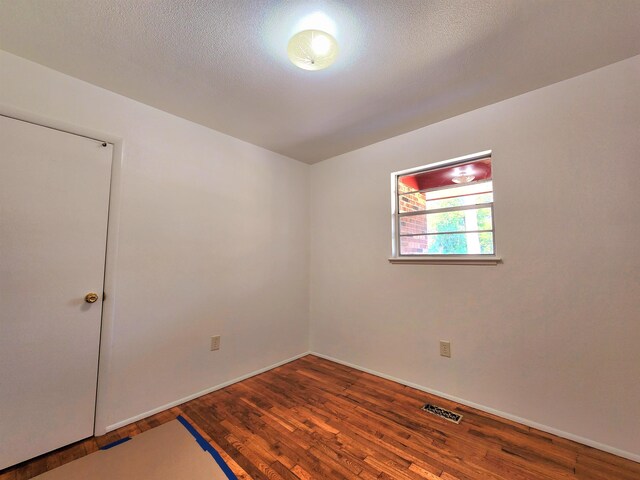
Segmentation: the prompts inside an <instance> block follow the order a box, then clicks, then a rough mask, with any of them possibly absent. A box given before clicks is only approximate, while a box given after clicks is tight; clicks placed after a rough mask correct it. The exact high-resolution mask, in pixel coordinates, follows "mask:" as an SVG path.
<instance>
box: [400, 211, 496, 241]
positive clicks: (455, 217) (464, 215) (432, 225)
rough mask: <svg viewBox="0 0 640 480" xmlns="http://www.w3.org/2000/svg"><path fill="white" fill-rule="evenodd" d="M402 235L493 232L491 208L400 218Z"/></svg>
mask: <svg viewBox="0 0 640 480" xmlns="http://www.w3.org/2000/svg"><path fill="white" fill-rule="evenodd" d="M399 220H400V235H411V234H416V233H438V232H465V231H470V230H493V219H492V217H491V208H490V207H484V208H474V209H469V210H454V211H452V212H440V213H428V214H424V215H408V216H404V217H400V219H399Z"/></svg>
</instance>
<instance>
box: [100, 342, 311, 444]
mask: <svg viewBox="0 0 640 480" xmlns="http://www.w3.org/2000/svg"><path fill="white" fill-rule="evenodd" d="M310 353H311V352H309V351H306V352H303V353H300V354H298V355H295V356H293V357H290V358H287V359H286V360H282V361H280V362H277V363H274V364H272V365H269V366H267V367H264V368H260V369H258V370H254V371H253V372H250V373H247V374H245V375H241V376H239V377H236V378H233V379H231V380H228V381H226V382H223V383H219V384H218V385H215V386H213V387H210V388H206V389H204V390H201V391H199V392H196V393H193V394H191V395H187V396H186V397H182V398H180V399H178V400H175V401H173V402H169V403H165V404H164V405H160V406H159V407H156V408H153V409H151V410H148V411H146V412H143V413H140V414H138V415H135V416H133V417H130V418H127V419H124V420H121V421H119V422H116V423H113V424H111V425H107V426H106V427H105V429H104V431H101V432H100V433H98V432H96V435H104V434H105V433H109V432H111V431H113V430H116V429H118V428H120V427H124V426H126V425H129V424H130V423H133V422H137V421H138V420H142V419H143V418H147V417H150V416H151V415H155V414H156V413H159V412H162V411H164V410H168V409H170V408H173V407H175V406H177V405H180V404H182V403H185V402H188V401H189V400H193V399H194V398H198V397H201V396H203V395H206V394H207V393H211V392H215V391H216V390H220V389H222V388H224V387H228V386H229V385H233V384H234V383H238V382H241V381H242V380H246V379H248V378H251V377H254V376H256V375H260V374H261V373H265V372H268V371H269V370H273V369H274V368H278V367H280V366H282V365H285V364H287V363H290V362H293V361H294V360H297V359H299V358H302V357H306V356H307V355H309V354H310Z"/></svg>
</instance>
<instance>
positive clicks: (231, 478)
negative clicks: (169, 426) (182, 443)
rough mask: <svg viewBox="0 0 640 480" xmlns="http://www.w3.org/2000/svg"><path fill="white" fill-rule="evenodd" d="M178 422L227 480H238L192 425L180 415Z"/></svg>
mask: <svg viewBox="0 0 640 480" xmlns="http://www.w3.org/2000/svg"><path fill="white" fill-rule="evenodd" d="M178 421H179V422H180V423H181V424H182V425H183V426H184V428H186V429H187V431H188V432H189V433H190V434H191V435H192V436H193V438H195V439H196V442H198V445H200V448H202V449H203V450H204V451H205V452H209V454H210V455H211V456H212V457H213V459H214V460H215V461H216V463H217V464H218V466H219V467H220V468H221V469H222V471H223V472H224V474H225V475H226V476H227V478H228V479H229V480H238V477H236V474H235V473H233V472H232V471H231V469H230V468H229V465H227V463H226V462H225V461H224V460H223V458H222V457H221V456H220V454H219V453H218V452H217V451H216V449H215V448H213V447H212V446H211V445H209V442H207V441H206V440H205V439H204V438H203V437H202V435H200V434H199V433H198V431H197V430H196V429H195V428H193V425H191V424H190V423H189V422H188V421H187V420H186V419H185V418H184V417H183V416H182V415H178Z"/></svg>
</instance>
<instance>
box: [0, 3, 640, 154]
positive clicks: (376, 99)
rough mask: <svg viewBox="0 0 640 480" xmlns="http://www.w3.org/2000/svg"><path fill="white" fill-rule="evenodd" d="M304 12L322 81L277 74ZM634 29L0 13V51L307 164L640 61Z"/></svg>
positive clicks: (205, 13)
mask: <svg viewBox="0 0 640 480" xmlns="http://www.w3.org/2000/svg"><path fill="white" fill-rule="evenodd" d="M314 12H322V14H323V16H324V19H325V21H326V19H327V18H329V19H331V20H332V21H333V22H334V25H333V26H329V27H328V28H329V30H333V33H335V37H336V38H337V40H338V42H339V44H340V48H341V52H340V56H339V58H338V60H337V61H336V63H335V64H334V65H333V66H332V67H331V68H329V69H327V70H324V71H320V72H308V71H303V70H300V69H297V68H296V67H294V66H293V65H292V64H290V63H289V61H288V59H287V58H286V46H287V42H288V39H289V37H290V36H291V35H292V34H293V33H295V32H296V30H297V29H301V28H304V27H313V26H315V25H314V24H313V21H310V22H306V23H305V22H303V23H304V24H303V25H301V24H300V21H301V20H303V19H305V18H308V17H307V16H308V15H310V14H313V13H314ZM319 17H321V16H320V15H315V16H313V17H312V19H317V18H319ZM639 25H640V0H564V1H559V0H443V1H437V0H393V1H391V0H390V1H387V0H353V1H340V2H338V1H295V0H287V1H267V0H217V1H216V0H209V1H205V0H173V1H171V0H108V1H107V0H47V1H45V0H19V1H18V0H0V48H2V49H3V50H7V51H9V52H12V53H15V54H16V55H19V56H22V57H25V58H28V59H30V60H33V61H35V62H38V63H41V64H43V65H47V66H49V67H51V68H54V69H56V70H59V71H61V72H64V73H67V74H69V75H72V76H74V77H77V78H80V79H83V80H86V81H88V82H90V83H93V84H96V85H99V86H101V87H104V88H107V89H109V90H112V91H114V92H118V93H120V94H123V95H126V96H128V97H131V98H133V99H136V100H139V101H141V102H144V103H146V104H149V105H152V106H154V107H157V108H160V109H162V110H165V111H167V112H171V113H173V114H175V115H179V116H181V117H184V118H187V119H189V120H192V121H194V122H198V123H201V124H203V125H206V126H208V127H211V128H214V129H216V130H219V131H221V132H224V133H227V134H229V135H233V136H234V137H238V138H241V139H243V140H246V141H248V142H251V143H254V144H257V145H260V146H263V147H265V148H268V149H269V150H273V151H276V152H279V153H282V154H284V155H287V156H289V157H292V158H295V159H298V160H301V161H304V162H307V163H314V162H316V161H320V160H323V159H326V158H329V157H332V156H334V155H337V154H340V153H344V152H347V151H350V150H353V149H356V148H359V147H361V146H364V145H368V144H371V143H374V142H376V141H380V140H383V139H385V138H389V137H392V136H394V135H398V134H400V133H404V132H407V131H410V130H413V129H416V128H419V127H422V126H424V125H428V124H430V123H433V122H436V121H439V120H442V119H444V118H448V117H451V116H453V115H457V114H460V113H463V112H466V111H469V110H472V109H475V108H478V107H481V106H484V105H487V104H490V103H494V102H496V101H500V100H503V99H505V98H509V97H512V96H514V95H518V94H520V93H524V92H526V91H529V90H532V89H535V88H539V87H542V86H544V85H548V84H551V83H554V82H557V81H560V80H563V79H566V78H569V77H572V76H575V75H578V74H581V73H584V72H587V71H589V70H592V69H595V68H598V67H601V66H604V65H607V64H610V63H613V62H616V61H619V60H622V59H625V58H628V57H631V56H633V55H636V54H639V53H640V27H639Z"/></svg>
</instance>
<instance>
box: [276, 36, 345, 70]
mask: <svg viewBox="0 0 640 480" xmlns="http://www.w3.org/2000/svg"><path fill="white" fill-rule="evenodd" d="M287 53H288V55H289V59H290V60H291V61H292V62H293V64H294V65H295V66H296V67H300V68H302V69H304V70H322V69H323V68H327V67H328V66H329V65H331V64H332V63H333V62H334V61H335V60H336V56H337V55H338V43H337V42H336V39H335V38H333V37H332V36H331V35H329V34H328V33H326V32H323V31H321V30H303V31H302V32H298V33H296V34H295V35H294V36H293V37H291V40H289V47H288V48H287Z"/></svg>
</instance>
